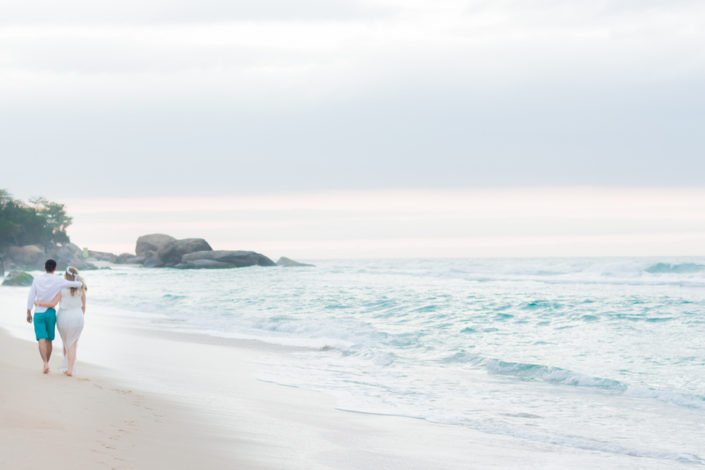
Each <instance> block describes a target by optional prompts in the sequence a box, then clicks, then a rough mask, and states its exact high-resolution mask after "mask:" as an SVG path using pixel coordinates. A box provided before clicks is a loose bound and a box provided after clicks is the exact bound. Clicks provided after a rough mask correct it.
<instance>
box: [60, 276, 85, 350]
mask: <svg viewBox="0 0 705 470" xmlns="http://www.w3.org/2000/svg"><path fill="white" fill-rule="evenodd" d="M82 305H83V301H82V300H81V291H80V289H79V290H77V291H76V294H75V295H71V289H62V290H61V302H60V303H59V311H58V312H57V313H56V328H57V329H58V330H59V335H60V336H61V341H63V342H64V348H65V349H68V348H70V347H71V345H72V344H73V343H75V342H76V341H78V337H79V336H81V331H83V311H82V310H81V306H82Z"/></svg>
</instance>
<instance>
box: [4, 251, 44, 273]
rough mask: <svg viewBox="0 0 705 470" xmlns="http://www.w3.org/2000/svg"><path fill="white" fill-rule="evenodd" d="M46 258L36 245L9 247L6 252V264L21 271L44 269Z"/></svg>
mask: <svg viewBox="0 0 705 470" xmlns="http://www.w3.org/2000/svg"><path fill="white" fill-rule="evenodd" d="M47 258H48V256H47V254H46V252H45V251H44V250H43V249H42V248H41V247H39V246H37V245H25V246H11V247H10V248H8V250H7V261H8V264H9V265H10V264H11V265H13V266H17V267H19V268H22V269H40V270H41V269H44V262H45V261H46V260H47Z"/></svg>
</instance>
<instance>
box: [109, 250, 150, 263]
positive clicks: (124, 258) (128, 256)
mask: <svg viewBox="0 0 705 470" xmlns="http://www.w3.org/2000/svg"><path fill="white" fill-rule="evenodd" d="M141 261H144V258H138V257H137V256H135V255H133V254H132V253H121V254H119V255H117V257H116V258H115V263H116V264H138V263H140V262H141Z"/></svg>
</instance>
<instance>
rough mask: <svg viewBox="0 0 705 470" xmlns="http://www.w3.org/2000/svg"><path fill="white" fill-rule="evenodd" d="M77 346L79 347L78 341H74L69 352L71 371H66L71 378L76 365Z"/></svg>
mask: <svg viewBox="0 0 705 470" xmlns="http://www.w3.org/2000/svg"><path fill="white" fill-rule="evenodd" d="M77 345H78V341H74V342H73V344H72V345H71V346H70V347H69V350H68V356H69V370H67V371H66V375H68V376H69V377H71V376H72V375H73V366H74V364H75V363H76V346H77Z"/></svg>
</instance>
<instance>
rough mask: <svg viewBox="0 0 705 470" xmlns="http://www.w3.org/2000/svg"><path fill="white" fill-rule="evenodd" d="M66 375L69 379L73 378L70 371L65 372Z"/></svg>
mask: <svg viewBox="0 0 705 470" xmlns="http://www.w3.org/2000/svg"><path fill="white" fill-rule="evenodd" d="M64 374H66V375H67V376H68V377H73V372H71V371H70V370H65V371H64Z"/></svg>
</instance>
